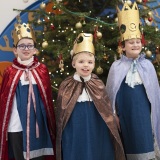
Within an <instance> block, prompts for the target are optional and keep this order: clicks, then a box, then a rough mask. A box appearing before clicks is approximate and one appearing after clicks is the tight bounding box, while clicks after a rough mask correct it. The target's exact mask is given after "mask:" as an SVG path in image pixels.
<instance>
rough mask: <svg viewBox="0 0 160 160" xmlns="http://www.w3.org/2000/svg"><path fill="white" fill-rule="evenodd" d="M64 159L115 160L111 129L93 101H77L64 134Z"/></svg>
mask: <svg viewBox="0 0 160 160" xmlns="http://www.w3.org/2000/svg"><path fill="white" fill-rule="evenodd" d="M62 157H63V160H114V147H113V142H112V140H111V136H110V133H109V129H108V127H107V125H106V124H105V122H104V121H103V119H102V117H101V116H100V114H99V113H98V111H97V109H96V108H95V106H94V103H93V102H89V101H85V102H77V103H76V105H75V108H74V110H73V112H72V114H71V116H70V118H69V121H68V123H67V125H66V127H65V129H64V131H63V135H62Z"/></svg>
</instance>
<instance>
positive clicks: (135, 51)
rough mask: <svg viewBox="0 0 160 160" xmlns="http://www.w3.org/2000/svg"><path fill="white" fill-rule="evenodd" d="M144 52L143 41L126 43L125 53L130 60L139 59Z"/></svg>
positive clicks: (132, 40)
mask: <svg viewBox="0 0 160 160" xmlns="http://www.w3.org/2000/svg"><path fill="white" fill-rule="evenodd" d="M141 50H142V43H141V39H130V40H126V41H125V46H124V48H123V51H124V52H125V53H126V56H127V57H128V58H137V57H138V55H139V54H140V52H141Z"/></svg>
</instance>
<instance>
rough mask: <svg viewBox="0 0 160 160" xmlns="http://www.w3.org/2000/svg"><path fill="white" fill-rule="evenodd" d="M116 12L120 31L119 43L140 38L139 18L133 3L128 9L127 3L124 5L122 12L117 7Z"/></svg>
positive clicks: (136, 7) (137, 10) (135, 5)
mask: <svg viewBox="0 0 160 160" xmlns="http://www.w3.org/2000/svg"><path fill="white" fill-rule="evenodd" d="M117 10H118V25H119V29H120V35H121V41H124V40H127V39H132V38H140V39H141V32H140V28H139V26H140V18H139V9H138V6H137V4H136V2H134V4H133V6H132V8H131V7H129V5H128V4H127V3H124V6H123V8H122V11H120V9H119V8H118V7H117Z"/></svg>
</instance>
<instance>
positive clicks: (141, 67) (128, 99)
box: [106, 54, 160, 160]
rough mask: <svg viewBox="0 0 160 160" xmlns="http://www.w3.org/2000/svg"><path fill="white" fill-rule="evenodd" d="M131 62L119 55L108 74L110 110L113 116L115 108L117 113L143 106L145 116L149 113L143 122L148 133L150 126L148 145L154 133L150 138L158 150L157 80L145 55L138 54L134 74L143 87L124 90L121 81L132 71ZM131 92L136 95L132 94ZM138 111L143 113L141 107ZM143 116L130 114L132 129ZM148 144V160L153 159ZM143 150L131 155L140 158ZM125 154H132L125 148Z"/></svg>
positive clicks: (159, 108)
mask: <svg viewBox="0 0 160 160" xmlns="http://www.w3.org/2000/svg"><path fill="white" fill-rule="evenodd" d="M132 62H133V59H132V58H127V57H126V56H124V55H122V56H121V58H120V59H119V60H117V61H115V62H114V63H113V64H112V66H111V68H110V71H109V74H108V78H107V84H106V91H107V93H108V96H109V98H110V100H111V105H112V108H113V112H114V113H115V114H116V105H117V106H118V109H120V110H121V109H122V108H125V107H127V106H128V105H130V107H132V108H134V106H136V107H139V105H140V106H141V105H144V106H143V110H144V112H145V113H144V114H146V110H148V111H147V114H148V116H147V119H145V121H147V122H145V123H146V124H147V125H149V126H150V122H151V127H150V129H149V126H148V129H147V130H150V132H149V134H150V136H149V137H150V138H149V139H150V140H149V141H152V138H151V132H153V136H154V138H155V140H156V141H157V144H158V147H159V148H160V125H159V122H160V116H159V115H160V88H159V83H158V78H157V75H156V72H155V69H154V66H153V64H152V63H151V62H150V61H149V60H147V59H146V58H145V55H144V54H141V55H140V56H139V58H138V59H137V64H136V67H137V71H138V73H139V75H140V78H141V80H142V83H143V85H138V86H135V88H134V90H133V88H131V87H130V88H128V87H129V86H127V87H126V84H124V82H123V80H124V79H125V77H126V75H127V73H128V71H129V69H130V67H131V64H132ZM131 90H132V91H134V92H135V93H134V92H132V91H131ZM123 94H124V95H125V97H124V96H123ZM139 97H141V99H139ZM142 99H143V101H142ZM144 99H145V100H144ZM116 100H117V101H116ZM137 100H139V101H137ZM142 102H143V103H142ZM116 103H117V104H116ZM137 104H139V105H137ZM130 109H131V108H130ZM134 109H135V108H134ZM141 109H142V107H141ZM149 111H150V112H149ZM123 112H124V113H123V114H127V115H126V116H129V117H128V118H130V116H131V115H128V114H129V113H128V112H127V111H124V110H123ZM134 112H136V111H134ZM138 113H140V114H138ZM142 113H143V111H142V112H138V110H137V113H132V114H134V115H132V116H134V120H133V121H132V126H134V125H135V126H136V123H137V121H136V120H137V119H138V118H139V119H138V121H139V120H140V119H141V116H142V115H141V114H142ZM118 114H119V113H118ZM135 114H136V115H135ZM119 116H122V115H119ZM125 122H126V121H125ZM121 123H123V124H122V125H124V122H122V117H120V124H121ZM128 123H129V122H128V121H127V124H125V125H126V126H129V124H128ZM130 123H131V122H130ZM137 124H138V123H137ZM130 126H131V124H130ZM123 129H124V128H123V127H122V130H123ZM136 131H137V129H136ZM122 132H123V131H122ZM138 132H143V129H142V128H139V131H138ZM125 134H126V132H125ZM130 134H131V130H130ZM132 134H134V132H132ZM132 134H131V135H132ZM142 134H145V133H142ZM147 134H148V133H147ZM147 134H146V136H147ZM127 136H129V135H128V134H127ZM132 137H133V136H131V138H132ZM124 138H126V137H123V139H124ZM138 140H139V139H136V140H135V139H134V140H133V141H138ZM123 141H124V140H123ZM127 141H129V140H128V139H127ZM130 141H131V140H130ZM130 141H129V142H126V143H130ZM139 142H140V141H139ZM151 143H152V144H151ZM151 143H150V142H148V143H147V145H150V144H151V148H150V149H149V150H148V151H147V152H148V153H149V154H148V155H149V156H148V159H149V158H150V155H151V157H154V156H153V155H152V153H151V154H150V152H152V151H153V149H152V148H153V143H154V142H151ZM129 145H130V144H129ZM132 147H133V146H132ZM141 149H142V148H141ZM142 150H143V151H142ZM142 150H141V152H139V151H136V152H134V151H133V152H132V154H137V155H138V154H139V153H140V154H141V155H142V154H143V153H144V152H145V153H146V150H145V147H144V149H142ZM126 151H127V153H131V152H129V151H128V150H127V148H126ZM132 158H133V159H132ZM134 158H135V157H134V155H132V156H131V157H130V159H129V160H134ZM136 160H146V157H145V156H144V157H143V158H142V157H141V156H140V157H139V159H136Z"/></svg>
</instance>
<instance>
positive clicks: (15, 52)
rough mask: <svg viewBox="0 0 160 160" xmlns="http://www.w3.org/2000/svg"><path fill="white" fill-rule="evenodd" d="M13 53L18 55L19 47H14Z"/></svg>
mask: <svg viewBox="0 0 160 160" xmlns="http://www.w3.org/2000/svg"><path fill="white" fill-rule="evenodd" d="M13 53H14V55H15V56H16V57H17V56H18V54H17V48H15V47H13Z"/></svg>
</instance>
